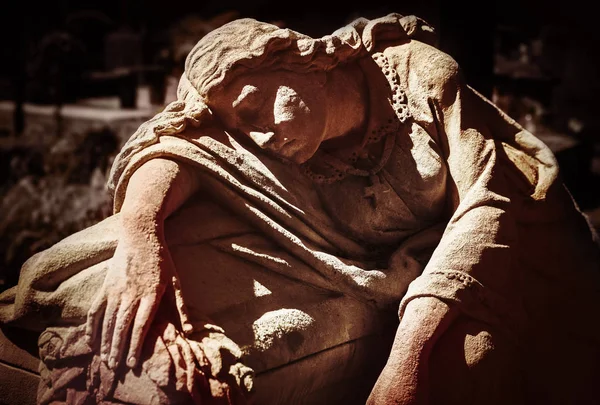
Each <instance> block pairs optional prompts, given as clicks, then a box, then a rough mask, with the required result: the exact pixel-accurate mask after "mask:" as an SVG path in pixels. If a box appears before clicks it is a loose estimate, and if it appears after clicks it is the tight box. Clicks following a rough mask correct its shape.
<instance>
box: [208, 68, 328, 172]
mask: <svg viewBox="0 0 600 405" xmlns="http://www.w3.org/2000/svg"><path fill="white" fill-rule="evenodd" d="M324 77H325V75H324V74H323V73H305V74H300V73H294V72H287V71H267V72H256V73H248V74H244V75H242V76H240V77H238V78H237V79H235V80H233V81H232V82H230V83H228V84H227V85H226V86H225V87H224V88H217V89H213V90H212V91H211V96H210V99H209V101H208V105H209V107H210V108H211V110H212V111H213V112H214V113H215V114H216V115H217V116H218V117H219V119H220V120H222V122H223V123H224V124H225V126H226V127H227V128H228V129H230V130H237V131H241V132H242V133H244V134H246V135H248V136H249V137H250V138H252V140H254V142H256V144H257V145H258V146H260V147H261V148H263V149H267V150H269V151H271V152H273V153H275V154H277V155H279V156H282V157H285V158H287V159H290V160H292V161H294V162H297V163H304V162H305V161H307V160H308V159H310V158H311V157H312V156H313V155H314V153H315V151H316V150H317V149H318V148H319V145H320V144H321V142H322V141H323V140H324V139H325V129H326V125H325V124H326V117H327V111H326V109H327V108H326V106H327V102H326V97H327V92H326V90H325V87H324Z"/></svg>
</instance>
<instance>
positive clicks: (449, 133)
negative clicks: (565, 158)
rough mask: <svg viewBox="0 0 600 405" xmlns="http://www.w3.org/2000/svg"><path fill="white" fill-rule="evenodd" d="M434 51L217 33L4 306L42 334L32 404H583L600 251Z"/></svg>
mask: <svg viewBox="0 0 600 405" xmlns="http://www.w3.org/2000/svg"><path fill="white" fill-rule="evenodd" d="M433 43H434V38H433V31H432V29H431V28H430V27H429V26H428V25H427V24H426V23H424V22H423V21H422V20H419V19H417V18H415V17H403V16H400V15H397V14H391V15H388V16H386V17H383V18H380V19H376V20H373V21H368V20H365V19H359V20H357V21H355V22H353V23H352V24H350V25H349V26H347V27H344V28H342V29H340V30H338V31H336V32H335V33H334V34H332V35H330V36H326V37H323V38H319V39H312V38H309V37H307V36H304V35H302V34H299V33H296V32H293V31H290V30H287V29H280V28H278V27H276V26H273V25H270V24H265V23H260V22H257V21H255V20H250V19H244V20H236V21H234V22H232V23H229V24H226V25H224V26H223V27H221V28H219V29H217V30H215V31H213V32H211V33H210V34H208V35H206V36H205V37H204V38H203V39H202V40H201V41H200V42H199V43H198V44H197V45H196V47H194V49H193V50H192V51H191V52H190V54H189V56H188V59H187V63H186V71H185V73H184V75H183V76H182V78H181V81H180V84H179V91H178V100H177V101H176V102H173V103H171V104H170V105H169V106H167V107H166V108H165V110H164V111H163V112H161V113H160V114H158V115H157V116H155V117H154V118H153V119H151V120H149V121H148V122H146V123H144V124H143V125H142V126H141V127H140V128H139V129H138V131H137V132H136V133H135V134H134V135H133V136H132V137H131V139H130V140H129V141H128V143H127V144H126V145H125V146H124V147H123V149H122V151H121V153H120V155H119V156H118V157H117V159H116V161H115V163H114V165H113V169H112V173H111V180H110V182H109V187H110V188H111V190H112V191H113V192H114V207H115V214H114V215H113V216H112V217H110V218H108V219H107V220H105V221H103V222H101V223H99V224H98V225H95V226H93V227H90V228H88V229H86V230H84V231H82V232H79V233H77V234H75V235H73V236H71V237H69V238H67V239H65V240H63V241H62V242H60V243H58V244H57V245H55V246H54V247H52V248H50V249H48V250H47V251H45V252H43V253H41V254H38V255H36V256H34V257H32V258H31V259H30V260H29V261H28V262H27V263H26V264H25V265H24V267H23V270H22V275H21V280H20V283H19V285H18V286H17V287H16V288H15V289H13V290H10V291H8V292H6V293H5V294H3V295H2V296H0V302H1V303H2V305H0V321H2V322H12V323H14V324H15V325H21V326H22V327H28V328H31V329H37V330H39V331H40V332H42V334H41V335H40V339H39V346H40V357H41V359H42V362H43V367H42V368H41V370H42V371H41V383H40V389H39V394H38V402H40V403H43V404H45V403H51V402H52V401H58V402H63V403H65V402H66V403H93V402H99V401H105V402H106V403H123V402H126V403H213V402H214V403H245V402H248V401H252V400H253V398H254V400H255V401H256V402H257V403H281V404H289V403H305V402H310V403H351V402H352V401H356V402H357V403H362V402H364V401H365V400H366V398H367V396H369V398H368V402H369V403H373V404H379V403H396V404H397V403H400V404H417V403H419V404H420V403H428V402H443V401H444V400H445V399H452V400H457V401H460V402H468V401H471V402H472V401H475V402H477V403H507V402H509V403H519V402H522V403H532V402H537V403H539V402H540V401H541V402H543V403H551V402H553V401H554V402H557V403H569V402H571V401H572V399H573V398H577V400H578V401H579V402H583V403H585V402H592V401H593V400H594V399H595V393H594V383H595V381H597V379H598V377H599V376H600V373H599V370H598V367H599V366H598V365H599V364H600V361H599V360H600V357H599V356H600V354H599V353H600V352H599V348H600V346H599V342H600V326H599V325H598V323H597V322H595V321H593V320H595V319H597V316H598V315H599V314H600V296H599V294H600V289H599V286H600V271H599V264H600V252H599V251H598V246H597V245H596V243H595V242H594V240H593V235H592V233H591V231H590V229H589V226H588V224H587V222H586V220H585V218H584V217H583V215H582V214H581V213H580V212H579V210H578V209H577V207H576V206H575V204H574V203H573V201H572V199H571V197H570V195H569V194H568V192H567V191H566V189H565V188H564V186H563V185H562V183H561V180H560V177H559V174H558V168H557V165H556V161H555V159H554V157H553V155H552V153H551V152H550V150H549V149H548V148H547V147H546V146H545V145H544V144H543V143H542V142H541V141H539V140H538V139H537V138H535V137H534V136H533V135H532V134H531V133H529V132H527V131H526V130H524V129H523V128H521V127H520V126H519V125H518V124H516V123H515V122H514V121H513V120H511V119H510V118H509V117H507V116H506V115H504V114H503V113H502V112H501V111H500V110H498V109H497V108H496V107H495V106H494V105H493V104H491V103H490V102H489V101H487V100H486V99H484V98H483V97H482V96H481V95H479V94H478V93H477V92H476V91H474V90H473V89H472V88H470V87H469V86H467V85H466V84H465V83H464V81H463V79H462V76H461V73H460V68H459V67H458V66H457V64H456V62H455V61H454V60H453V59H452V58H451V57H450V56H448V55H446V54H444V53H442V52H440V51H439V50H437V49H436V48H434V47H433V46H432V45H431V44H433ZM567 297H568V299H567ZM396 314H398V315H399V316H400V323H399V324H398V321H397V320H395V319H394V318H395V316H396ZM394 330H395V332H396V334H395V338H394V342H393V345H392V348H391V352H390V351H389V349H388V347H389V344H390V343H391V342H390V339H388V338H387V337H388V335H389V334H390V332H392V333H393V332H394ZM378 345H379V346H380V347H377V348H376V346H378ZM381 347H383V348H384V349H385V350H381ZM366 353H368V354H372V357H371V358H369V356H367V355H365V354H366ZM386 360H387V363H386ZM384 363H385V366H384V367H383V370H382V371H381V372H380V370H381V368H382V366H383V364H384ZM446 366H447V368H448V370H449V371H448V372H445V371H444V369H445V367H446ZM377 374H379V376H378V378H377V381H376V382H375V383H374V386H373V381H374V379H375V378H373V377H374V376H377ZM357 381H361V382H362V383H363V384H359V383H356V382H357ZM465 381H468V383H465ZM348 384H352V388H353V389H355V390H351V389H350V388H347V385H348ZM371 388H372V390H371ZM346 389H347V390H346ZM349 392H352V393H353V394H352V397H351V398H349V397H348V395H347V394H348V393H349ZM369 392H370V395H369Z"/></svg>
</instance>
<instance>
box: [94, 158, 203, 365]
mask: <svg viewBox="0 0 600 405" xmlns="http://www.w3.org/2000/svg"><path fill="white" fill-rule="evenodd" d="M198 188H199V180H198V177H197V175H195V173H194V171H193V169H192V168H191V167H189V166H186V165H184V164H181V163H178V162H176V161H173V160H169V159H160V158H156V159H152V160H149V161H148V162H146V163H144V164H143V165H142V166H141V167H140V168H138V169H137V170H136V171H135V172H134V173H133V175H132V176H131V178H130V180H129V183H128V185H127V189H126V194H125V198H124V201H123V204H122V208H121V212H120V220H121V231H120V234H119V242H118V245H117V248H116V250H115V254H114V256H113V258H112V259H111V261H110V264H109V268H108V271H107V274H106V278H105V281H104V284H103V287H102V290H101V291H100V292H99V294H98V296H97V298H96V300H95V302H94V304H93V305H92V307H91V308H90V311H89V312H88V322H87V329H86V333H87V335H88V337H89V339H90V342H91V343H92V344H94V343H96V341H97V339H98V337H100V340H101V342H100V352H101V356H102V359H103V360H104V361H106V362H107V363H108V365H109V367H111V368H115V367H117V366H118V364H119V363H121V362H122V361H126V363H127V365H128V366H129V367H134V366H136V364H137V363H138V361H139V358H140V354H141V348H142V345H143V342H144V338H145V335H146V333H147V331H148V329H149V326H150V323H151V321H152V319H153V317H154V314H155V313H156V310H157V308H158V304H159V302H160V299H161V297H162V295H163V293H164V291H165V288H166V286H167V284H168V283H169V282H170V279H171V276H172V275H173V274H174V268H173V263H172V260H171V257H170V255H169V251H168V249H167V247H166V244H165V239H164V222H165V219H166V218H167V217H168V216H169V215H170V214H171V213H173V212H174V211H175V210H177V208H179V207H180V206H181V205H182V204H183V203H184V202H185V201H186V200H187V199H188V198H189V197H190V196H191V195H192V194H193V193H194V192H196V191H197V190H198ZM129 336H130V340H129V341H128V337H129ZM127 343H129V344H128V345H127Z"/></svg>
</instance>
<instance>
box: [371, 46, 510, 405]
mask: <svg viewBox="0 0 600 405" xmlns="http://www.w3.org/2000/svg"><path fill="white" fill-rule="evenodd" d="M411 46H412V47H413V48H414V50H413V51H410V50H408V51H407V49H410V47H411ZM403 51H406V52H407V53H410V55H404V58H406V59H409V60H410V62H409V66H408V70H409V71H410V76H411V78H413V80H411V81H410V83H409V86H411V88H410V89H409V91H408V94H409V97H412V100H413V102H414V103H412V104H411V107H412V108H415V109H416V110H417V111H414V113H415V114H414V116H415V117H417V118H416V119H419V117H424V121H425V124H423V125H424V126H425V127H427V125H428V123H433V125H431V124H429V125H430V126H429V128H433V129H431V132H430V135H431V137H432V140H433V141H434V142H436V143H437V145H438V146H439V148H440V149H441V151H442V155H443V156H444V157H445V159H446V162H447V167H448V171H449V174H450V181H449V182H448V190H447V201H448V208H449V211H450V212H451V213H452V215H451V218H450V221H449V223H448V225H447V228H446V231H445V233H444V236H443V237H442V239H441V241H440V243H439V245H438V247H437V248H436V250H435V252H434V253H433V255H432V257H431V259H430V261H429V263H428V264H427V266H426V268H425V270H424V272H423V274H422V275H421V276H419V283H416V284H415V283H413V284H415V285H430V286H431V285H434V286H437V288H443V289H444V291H421V290H419V291H417V289H415V288H409V292H408V294H407V297H405V299H404V301H403V305H405V306H404V307H403V308H402V311H401V313H402V316H401V319H400V324H399V327H398V331H397V334H396V339H395V342H394V345H393V347H392V351H391V353H390V358H389V360H388V363H387V364H386V366H385V368H384V370H383V371H382V373H381V375H380V377H379V379H378V381H377V383H376V385H375V387H374V389H373V391H372V393H371V397H370V403H372V404H379V403H383V404H386V403H394V404H424V403H427V402H428V398H427V396H428V390H429V387H428V381H427V379H428V368H429V364H428V362H429V357H430V354H431V352H432V350H433V347H434V346H435V345H436V344H437V343H438V342H439V340H440V339H442V338H443V335H444V333H445V332H446V330H447V329H448V327H449V326H451V325H452V323H453V322H454V321H455V320H456V319H457V318H458V316H459V315H460V314H461V313H463V311H464V310H465V308H463V307H462V306H461V307H459V305H458V304H457V303H456V300H454V299H453V297H454V294H455V292H454V291H453V289H456V291H459V292H461V291H462V290H460V288H462V284H461V283H460V282H459V280H458V279H453V280H447V283H446V285H444V286H442V282H443V280H441V279H442V277H440V276H439V275H438V274H437V273H440V272H442V273H443V272H446V271H458V272H464V273H468V274H470V275H472V276H474V277H476V278H477V279H479V280H480V281H481V282H482V283H483V284H484V285H486V286H488V285H494V283H499V282H502V281H508V280H509V277H510V267H511V259H512V258H511V253H512V250H511V249H509V248H510V246H511V244H512V242H513V241H514V240H515V234H514V233H515V229H516V228H515V223H514V218H513V217H512V215H511V210H510V198H507V195H509V194H508V193H510V191H509V190H507V188H506V187H507V186H508V187H510V185H508V184H507V183H506V182H505V181H504V178H505V177H504V173H502V172H501V170H503V169H502V168H501V167H499V166H498V165H497V164H496V163H497V162H498V161H499V159H500V157H499V156H498V153H497V150H496V144H497V139H495V137H497V136H500V135H506V134H503V133H502V134H501V133H499V132H498V131H504V132H507V133H508V132H509V131H513V130H514V131H518V129H517V128H508V127H507V126H505V125H504V126H503V125H502V123H496V122H495V121H494V120H496V118H495V117H492V116H491V115H490V114H488V112H487V110H486V108H485V106H484V105H483V102H481V100H479V99H478V98H477V97H475V95H474V94H473V92H472V91H471V90H470V89H469V88H468V87H467V86H466V84H465V83H464V81H463V78H462V74H461V72H460V69H459V68H458V65H457V64H456V62H455V61H454V60H453V59H452V58H451V57H449V56H448V55H445V54H443V53H442V52H440V51H437V50H435V49H434V48H431V47H426V46H425V45H423V44H415V45H410V46H408V45H407V46H406V47H405V49H404V50H403ZM409 56H410V57H409ZM404 74H406V75H408V71H407V72H405V73H404ZM414 78H418V79H419V80H414ZM428 277H430V278H432V279H433V278H435V277H438V278H435V280H436V281H439V283H438V284H435V283H429V284H427V283H424V282H421V281H422V280H423V278H428ZM444 279H446V278H445V277H444ZM452 283H454V284H452ZM459 284H460V285H459ZM411 287H412V285H411ZM431 288H433V287H431ZM462 292H464V293H466V294H468V293H469V292H468V291H462ZM441 293H445V296H444V295H441ZM441 296H444V299H443V300H442V299H441V298H440V297H441ZM473 302H477V300H473Z"/></svg>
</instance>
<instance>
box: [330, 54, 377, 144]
mask: <svg viewBox="0 0 600 405" xmlns="http://www.w3.org/2000/svg"><path fill="white" fill-rule="evenodd" d="M326 86H327V122H326V126H325V137H324V139H326V140H327V139H334V138H341V137H345V136H348V135H352V134H354V133H358V132H360V130H361V129H362V127H363V126H364V123H365V121H366V115H367V107H366V106H367V105H368V94H367V89H366V82H365V78H364V74H363V72H362V70H361V69H360V67H359V66H358V65H356V64H352V65H350V66H343V67H339V68H335V69H333V70H332V71H331V72H329V74H328V80H327V84H326Z"/></svg>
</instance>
